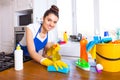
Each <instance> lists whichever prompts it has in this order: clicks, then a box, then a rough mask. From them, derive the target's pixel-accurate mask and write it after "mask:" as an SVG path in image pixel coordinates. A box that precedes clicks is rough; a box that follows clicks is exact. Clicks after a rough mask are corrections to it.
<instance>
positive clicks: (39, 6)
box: [33, 0, 57, 22]
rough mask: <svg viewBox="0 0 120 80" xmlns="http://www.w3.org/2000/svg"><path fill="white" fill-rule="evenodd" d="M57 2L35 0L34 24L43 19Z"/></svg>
mask: <svg viewBox="0 0 120 80" xmlns="http://www.w3.org/2000/svg"><path fill="white" fill-rule="evenodd" d="M56 1H57V0H34V2H33V22H38V21H40V19H42V17H43V15H44V13H45V11H46V10H47V9H49V8H50V7H51V5H53V4H56V3H57V2H56Z"/></svg>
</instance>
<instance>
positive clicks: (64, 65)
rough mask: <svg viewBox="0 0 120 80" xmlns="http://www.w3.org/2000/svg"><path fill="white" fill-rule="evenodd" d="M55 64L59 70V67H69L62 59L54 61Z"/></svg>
mask: <svg viewBox="0 0 120 80" xmlns="http://www.w3.org/2000/svg"><path fill="white" fill-rule="evenodd" d="M53 65H54V67H55V68H56V70H57V71H58V68H60V69H63V68H68V65H67V64H66V63H65V62H63V61H61V60H57V61H55V62H53Z"/></svg>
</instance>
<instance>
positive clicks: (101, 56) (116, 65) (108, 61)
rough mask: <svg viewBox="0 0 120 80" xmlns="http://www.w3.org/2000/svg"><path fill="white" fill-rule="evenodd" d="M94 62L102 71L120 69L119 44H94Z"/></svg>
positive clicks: (116, 70)
mask: <svg viewBox="0 0 120 80" xmlns="http://www.w3.org/2000/svg"><path fill="white" fill-rule="evenodd" d="M96 62H97V63H99V64H101V65H102V66H103V70H104V71H108V72H118V71H120V44H112V43H101V44H97V45H96Z"/></svg>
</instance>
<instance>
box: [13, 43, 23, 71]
mask: <svg viewBox="0 0 120 80" xmlns="http://www.w3.org/2000/svg"><path fill="white" fill-rule="evenodd" d="M14 61H15V63H14V64H15V65H14V67H15V70H22V69H23V50H22V49H21V47H20V45H19V44H18V45H17V47H16V50H15V51H14Z"/></svg>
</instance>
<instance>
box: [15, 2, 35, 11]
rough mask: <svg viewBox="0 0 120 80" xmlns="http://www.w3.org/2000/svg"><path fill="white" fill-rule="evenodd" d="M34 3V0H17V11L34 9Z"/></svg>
mask: <svg viewBox="0 0 120 80" xmlns="http://www.w3.org/2000/svg"><path fill="white" fill-rule="evenodd" d="M33 1H34V0H15V11H22V10H29V9H32V8H33Z"/></svg>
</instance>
